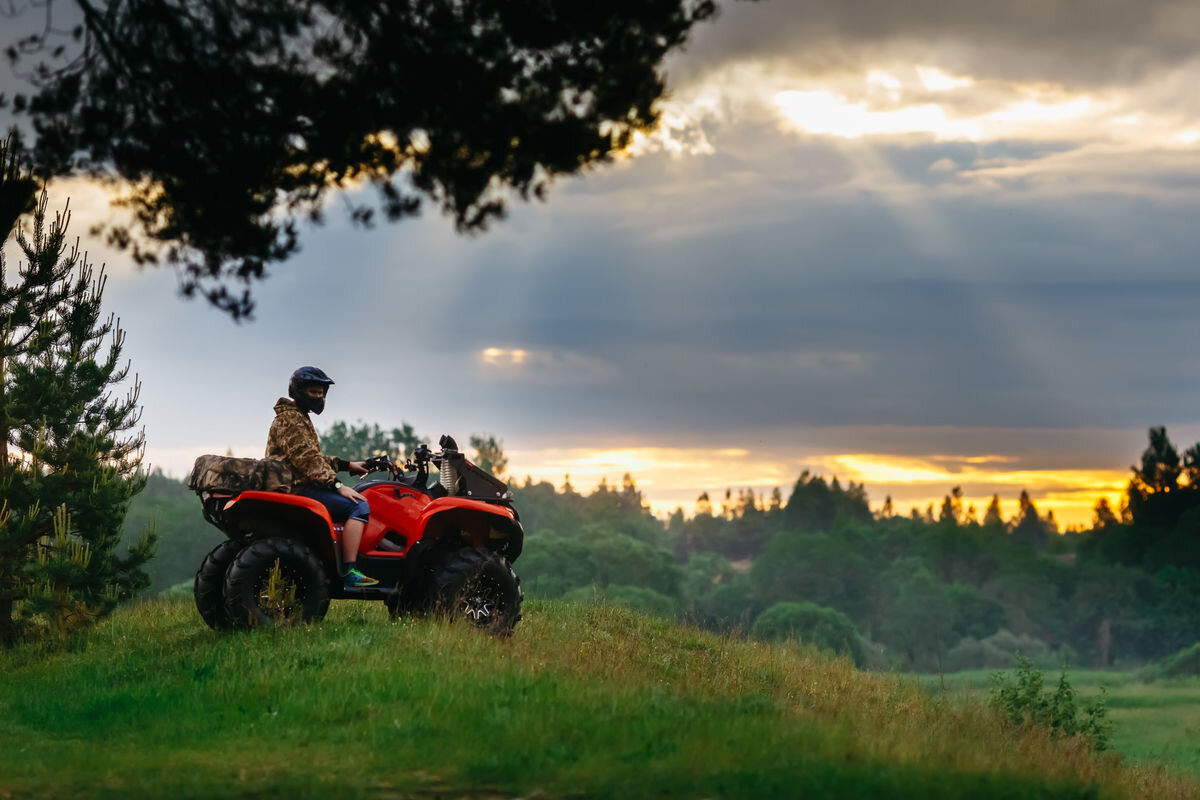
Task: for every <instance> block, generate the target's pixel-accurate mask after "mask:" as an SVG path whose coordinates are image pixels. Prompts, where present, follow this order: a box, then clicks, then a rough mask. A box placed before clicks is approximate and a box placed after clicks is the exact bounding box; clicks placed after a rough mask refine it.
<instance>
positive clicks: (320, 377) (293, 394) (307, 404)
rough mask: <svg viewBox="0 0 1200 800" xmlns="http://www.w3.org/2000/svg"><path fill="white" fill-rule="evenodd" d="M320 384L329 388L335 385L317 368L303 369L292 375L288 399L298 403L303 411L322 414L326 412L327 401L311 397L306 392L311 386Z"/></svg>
mask: <svg viewBox="0 0 1200 800" xmlns="http://www.w3.org/2000/svg"><path fill="white" fill-rule="evenodd" d="M313 384H319V385H321V386H324V387H326V389H328V387H330V386H332V385H333V379H332V378H330V377H329V376H328V375H326V374H325V373H324V372H322V371H321V370H319V369H317V368H316V367H301V368H300V369H298V370H296V371H295V372H293V373H292V379H291V380H290V381H289V382H288V397H290V398H292V399H293V400H295V401H296V405H297V406H299V408H300V410H301V411H311V412H312V413H314V414H320V413H321V412H322V411H324V410H325V401H324V400H317V399H315V398H312V397H309V396H308V392H306V391H305V389H307V388H308V387H309V386H312V385H313Z"/></svg>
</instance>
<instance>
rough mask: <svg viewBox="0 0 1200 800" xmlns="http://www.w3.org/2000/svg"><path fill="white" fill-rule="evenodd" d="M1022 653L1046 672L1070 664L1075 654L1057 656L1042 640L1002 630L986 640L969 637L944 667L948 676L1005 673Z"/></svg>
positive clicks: (949, 652) (950, 654)
mask: <svg viewBox="0 0 1200 800" xmlns="http://www.w3.org/2000/svg"><path fill="white" fill-rule="evenodd" d="M1018 653H1021V654H1023V655H1025V656H1027V657H1029V659H1030V660H1031V661H1032V662H1033V664H1034V665H1036V666H1039V667H1043V668H1053V667H1060V666H1062V665H1063V664H1067V663H1070V662H1071V661H1073V660H1074V658H1075V653H1074V651H1073V650H1071V649H1070V648H1067V647H1064V648H1063V649H1061V650H1059V651H1058V652H1054V651H1053V650H1051V649H1050V646H1049V645H1047V644H1046V643H1045V642H1043V641H1042V640H1041V639H1038V638H1035V637H1033V636H1028V635H1025V634H1015V633H1012V632H1011V631H1007V630H1004V629H1001V630H999V631H996V632H995V633H994V634H992V635H991V636H988V637H987V638H985V639H974V638H972V637H970V636H967V637H965V638H963V639H962V640H960V641H959V642H958V644H956V645H954V647H951V648H950V649H949V650H947V651H946V655H945V658H944V659H943V663H942V666H943V668H944V669H945V670H946V671H947V672H958V671H959V670H964V669H1003V668H1004V667H1007V666H1008V665H1010V664H1012V663H1013V658H1014V657H1016V655H1017V654H1018Z"/></svg>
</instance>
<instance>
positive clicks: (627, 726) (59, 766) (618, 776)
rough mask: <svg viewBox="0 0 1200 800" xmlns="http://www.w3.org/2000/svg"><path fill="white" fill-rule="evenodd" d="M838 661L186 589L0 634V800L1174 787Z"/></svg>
mask: <svg viewBox="0 0 1200 800" xmlns="http://www.w3.org/2000/svg"><path fill="white" fill-rule="evenodd" d="M1197 793H1200V786H1197V785H1196V784H1192V783H1188V782H1186V781H1182V780H1178V779H1174V778H1172V777H1170V776H1169V775H1167V774H1165V773H1164V772H1162V771H1161V770H1155V769H1150V768H1127V767H1123V766H1121V765H1120V764H1119V763H1118V762H1117V760H1116V759H1114V758H1097V757H1094V756H1093V755H1092V754H1091V753H1089V752H1088V751H1087V750H1086V748H1085V747H1084V746H1083V744H1082V743H1081V742H1079V741H1075V740H1072V741H1065V742H1063V741H1054V740H1052V739H1050V738H1049V736H1048V735H1046V734H1045V733H1044V732H1039V731H1032V732H1025V733H1019V732H1013V731H1004V730H1002V729H1001V727H1000V725H999V723H998V720H997V718H996V717H995V716H994V715H992V714H991V713H990V712H988V711H987V710H985V709H982V708H981V707H979V706H978V705H977V704H969V703H968V704H966V705H950V704H943V703H940V702H938V701H936V700H931V699H930V698H929V697H928V695H927V694H926V693H925V692H923V691H922V690H921V689H920V688H918V687H917V686H915V685H914V684H913V682H912V681H905V680H903V679H900V678H895V677H889V676H878V675H866V674H863V673H859V672H857V671H855V670H854V669H853V667H852V666H851V665H849V664H848V663H847V662H845V661H840V660H828V659H826V658H825V657H823V656H821V655H819V654H816V653H812V652H808V651H803V650H799V649H796V648H794V647H790V646H766V645H761V644H754V643H749V642H742V641H737V640H731V639H728V638H722V637H718V636H713V635H710V634H706V633H702V632H698V631H695V630H690V629H686V628H680V627H678V626H675V625H673V624H671V623H669V622H666V621H662V620H655V619H650V618H647V617H642V616H639V615H636V614H634V613H632V612H629V611H625V610H620V609H615V608H610V607H605V606H596V605H570V604H564V603H554V602H530V603H528V604H527V609H526V618H525V620H524V621H523V622H522V623H521V625H520V626H519V627H518V629H517V633H516V635H515V636H513V637H512V638H510V639H494V638H490V637H487V636H484V635H480V634H479V633H477V632H475V631H472V630H470V629H468V628H466V627H465V626H463V625H446V624H443V623H440V622H436V621H411V620H402V621H399V622H395V623H392V622H389V621H388V619H387V616H386V614H385V613H384V610H383V609H382V607H380V606H379V605H378V604H371V605H368V604H363V603H351V602H335V603H334V606H333V609H332V612H331V614H330V617H329V619H327V620H326V621H325V623H323V624H322V625H319V626H314V627H299V628H292V629H288V630H279V631H257V632H252V633H249V634H230V635H219V634H216V633H213V632H211V631H209V630H207V629H206V628H205V627H204V626H203V624H202V623H201V621H200V620H199V617H198V616H197V614H196V613H195V611H194V609H193V608H192V607H191V605H190V602H188V601H186V600H175V601H157V602H152V603H146V604H143V605H140V606H136V607H131V608H126V609H123V610H121V611H119V612H118V613H117V614H116V615H114V616H113V617H112V618H111V619H109V620H107V621H105V622H103V623H102V624H100V625H98V626H96V627H95V628H94V629H92V630H91V631H89V632H87V633H86V634H84V635H81V636H79V637H78V638H76V639H74V640H73V641H72V642H71V643H70V645H69V646H68V647H67V648H66V649H64V650H61V651H47V650H41V649H37V648H32V647H25V648H19V649H17V650H14V651H11V652H8V653H0V798H9V797H11V798H27V797H29V798H33V797H39V798H41V797H45V798H73V797H88V798H92V797H113V798H117V797H120V798H128V797H171V798H190V797H210V796H214V795H220V796H237V797H265V796H267V795H270V796H287V797H289V798H318V797H319V798H327V797H329V796H336V797H350V798H354V797H384V798H398V797H417V796H420V797H428V796H443V797H513V796H530V795H535V796H542V797H614V798H642V797H651V796H659V797H672V798H676V797H678V798H689V797H696V798H699V797H729V798H740V797H745V798H750V797H764V798H768V797H769V798H777V797H806V798H821V797H855V798H859V797H861V798H872V797H875V798H896V797H920V798H958V797H972V798H1094V797H1133V796H1139V795H1141V796H1148V797H1149V796H1153V797H1189V796H1196V795H1197Z"/></svg>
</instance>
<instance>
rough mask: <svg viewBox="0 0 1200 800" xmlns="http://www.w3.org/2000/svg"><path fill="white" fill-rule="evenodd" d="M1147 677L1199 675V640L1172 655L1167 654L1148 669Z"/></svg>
mask: <svg viewBox="0 0 1200 800" xmlns="http://www.w3.org/2000/svg"><path fill="white" fill-rule="evenodd" d="M1147 673H1148V678H1149V679H1150V680H1157V679H1159V678H1184V677H1188V676H1192V675H1200V642H1197V643H1196V644H1194V645H1192V646H1191V647H1185V648H1184V649H1182V650H1180V651H1179V652H1178V653H1175V654H1174V655H1170V656H1167V657H1166V658H1164V659H1163V660H1162V661H1159V662H1158V663H1157V664H1154V665H1152V666H1151V667H1150V668H1149V669H1148V670H1147Z"/></svg>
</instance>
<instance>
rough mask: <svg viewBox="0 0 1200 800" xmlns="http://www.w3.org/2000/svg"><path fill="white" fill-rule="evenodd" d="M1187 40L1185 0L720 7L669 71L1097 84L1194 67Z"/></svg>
mask: <svg viewBox="0 0 1200 800" xmlns="http://www.w3.org/2000/svg"><path fill="white" fill-rule="evenodd" d="M1198 44H1200V6H1197V5H1196V4H1195V3H1194V2H1191V1H1190V0H1147V1H1146V2H1138V1H1137V0H911V1H910V2H904V3H897V2H892V0H843V2H837V3H829V2H820V1H819V0H786V1H785V0H766V1H764V2H727V3H725V4H724V5H723V6H722V15H721V17H720V19H719V21H718V22H717V23H715V24H713V25H709V26H706V27H704V28H702V29H700V30H698V31H697V35H696V39H695V42H694V43H693V44H692V46H691V48H690V50H689V52H688V54H687V55H686V57H683V58H680V59H679V60H678V63H677V64H676V65H675V69H674V73H673V74H674V75H675V77H676V78H678V79H680V80H683V81H690V80H695V79H699V78H700V77H702V76H703V75H705V74H707V73H709V72H711V71H713V70H716V69H719V68H720V67H721V66H723V65H725V64H728V63H730V62H737V61H759V62H778V63H783V64H787V65H789V66H791V67H792V68H795V69H798V70H801V71H803V72H805V73H808V74H816V75H822V74H833V73H839V72H845V71H861V70H862V69H863V68H864V67H866V66H873V65H875V64H878V63H880V62H883V63H886V62H887V61H888V60H889V59H892V58H904V59H916V60H918V61H919V62H920V63H927V62H929V61H934V62H937V63H939V64H940V65H941V66H943V67H945V68H949V69H953V70H956V71H958V72H961V73H965V74H970V75H972V76H975V77H977V78H999V79H1004V80H1019V81H1056V82H1062V83H1066V84H1071V85H1077V86H1102V85H1112V84H1126V83H1130V82H1137V81H1140V80H1141V79H1143V78H1144V77H1146V75H1147V74H1149V73H1152V72H1158V71H1163V70H1169V69H1171V68H1174V67H1179V66H1182V65H1185V64H1188V63H1190V62H1193V61H1194V60H1195V58H1196V54H1197V45H1198Z"/></svg>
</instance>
